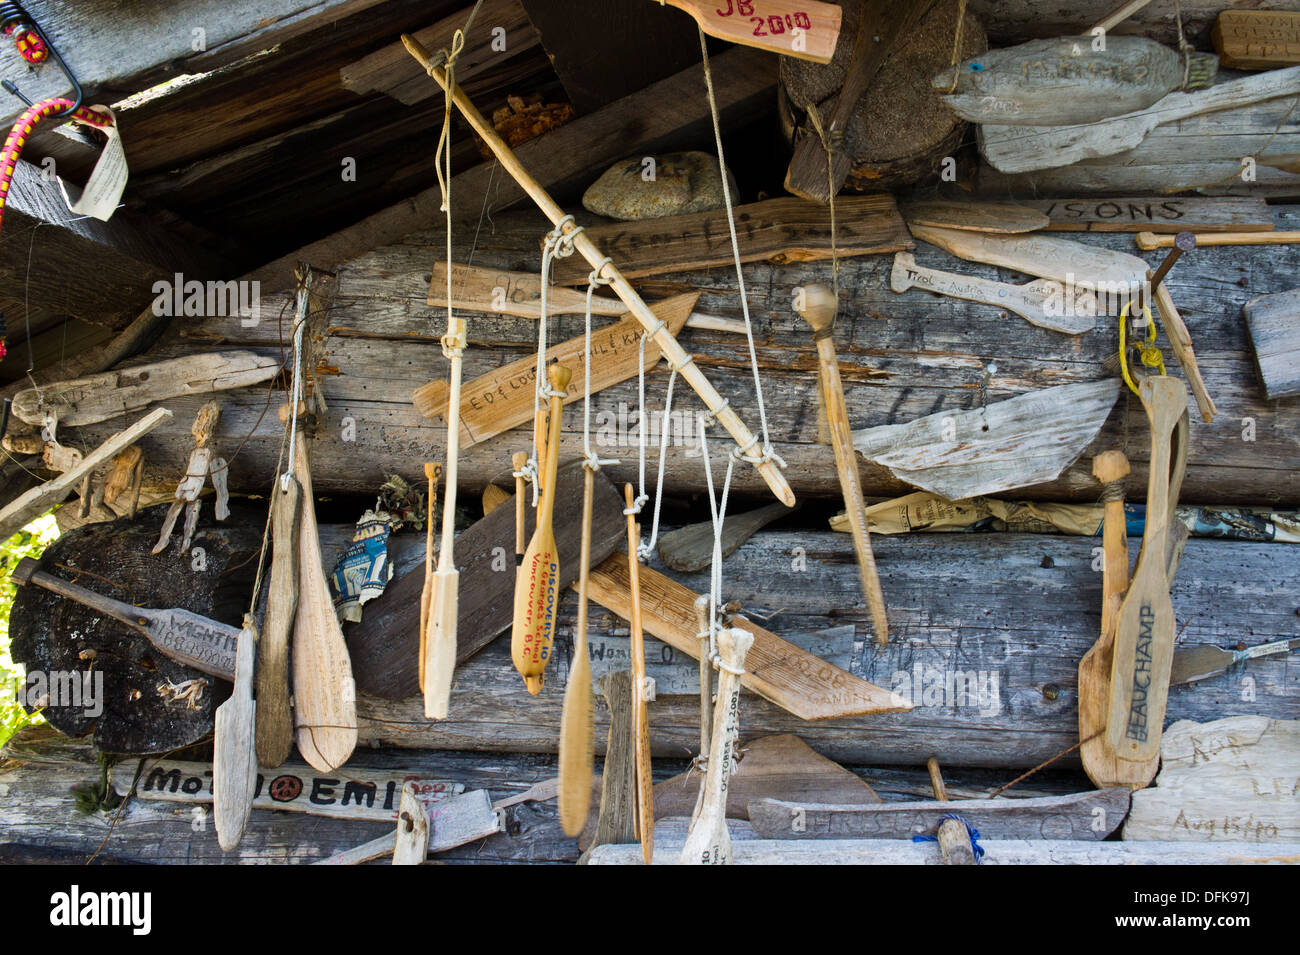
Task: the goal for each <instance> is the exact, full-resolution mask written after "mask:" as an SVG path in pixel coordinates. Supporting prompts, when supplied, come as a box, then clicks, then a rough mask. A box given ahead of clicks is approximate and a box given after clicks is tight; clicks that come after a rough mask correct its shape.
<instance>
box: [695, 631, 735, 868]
mask: <svg viewBox="0 0 1300 955" xmlns="http://www.w3.org/2000/svg"><path fill="white" fill-rule="evenodd" d="M717 642H718V659H719V665H718V705H717V706H716V707H715V708H714V711H713V738H712V740H711V743H710V746H709V766H708V770H707V772H706V773H705V777H704V788H703V790H702V791H701V796H700V804H699V806H698V808H697V809H696V811H695V815H694V817H693V818H692V819H691V828H690V831H689V832H687V834H686V842H685V843H684V844H683V845H682V854H681V857H680V859H679V860H678V861H679V862H680V863H681V864H682V865H730V864H731V834H730V833H729V832H727V783H728V780H729V779H730V778H731V763H732V747H733V746H734V745H735V742H736V735H737V733H738V732H739V730H740V675H741V674H742V673H744V672H745V654H747V653H748V652H749V648H750V646H751V645H752V644H753V642H754V635H753V634H751V633H750V632H749V631H747V630H741V629H739V628H736V627H725V628H723V629H722V630H719V631H718V636H717Z"/></svg>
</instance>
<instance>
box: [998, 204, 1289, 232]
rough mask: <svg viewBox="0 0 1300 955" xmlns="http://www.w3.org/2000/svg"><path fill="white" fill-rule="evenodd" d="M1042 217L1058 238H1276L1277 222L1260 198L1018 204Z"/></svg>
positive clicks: (1047, 227)
mask: <svg viewBox="0 0 1300 955" xmlns="http://www.w3.org/2000/svg"><path fill="white" fill-rule="evenodd" d="M1016 205H1020V206H1025V207H1027V208H1030V209H1034V210H1037V211H1039V212H1042V213H1043V214H1044V215H1046V216H1047V217H1048V219H1049V220H1050V221H1049V224H1048V225H1047V226H1045V227H1044V228H1046V229H1049V230H1051V231H1053V232H1271V231H1272V230H1273V216H1272V214H1271V213H1270V212H1269V209H1268V203H1266V202H1265V201H1264V200H1263V199H1259V198H1247V197H1240V198H1238V197H1232V196H1224V197H1219V198H1209V197H1200V198H1198V197H1188V196H1163V195H1155V196H1125V197H1116V198H1113V199H1110V198H1107V199H1097V198H1082V199H1069V198H1066V199H1019V200H1017V201H1016Z"/></svg>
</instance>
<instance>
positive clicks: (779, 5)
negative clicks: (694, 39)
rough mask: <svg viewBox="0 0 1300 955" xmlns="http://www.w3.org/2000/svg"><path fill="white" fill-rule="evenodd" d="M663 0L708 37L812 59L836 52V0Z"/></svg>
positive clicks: (825, 58) (838, 13)
mask: <svg viewBox="0 0 1300 955" xmlns="http://www.w3.org/2000/svg"><path fill="white" fill-rule="evenodd" d="M667 2H668V5H669V6H672V7H676V8H677V9H678V10H684V11H686V12H687V13H689V14H690V15H691V16H692V17H694V18H695V22H696V23H698V24H699V26H700V29H701V30H703V31H704V32H705V33H707V34H708V35H709V36H716V37H718V38H719V39H721V40H727V41H728V42H730V43H739V44H740V45H741V46H752V47H756V48H757V49H760V50H770V51H771V52H773V53H779V54H782V55H784V56H793V57H795V58H797V59H800V60H812V61H813V62H814V63H829V62H830V61H831V57H833V56H834V55H835V44H836V42H838V40H839V36H840V19H841V17H842V15H843V14H842V11H841V10H840V8H839V7H838V6H836V5H835V4H833V3H821V2H819V0H751V2H748V3H746V2H742V0H716V2H715V0H667ZM755 24H757V25H755Z"/></svg>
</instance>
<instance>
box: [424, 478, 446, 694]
mask: <svg viewBox="0 0 1300 955" xmlns="http://www.w3.org/2000/svg"><path fill="white" fill-rule="evenodd" d="M441 475H442V465H441V464H434V463H426V464H425V465H424V476H425V478H426V479H427V480H428V482H429V489H428V492H427V496H426V498H425V500H426V501H427V504H428V508H427V513H426V515H425V528H424V590H423V591H421V592H420V663H419V677H420V692H421V693H423V692H424V662H425V653H426V652H427V649H428V639H429V607H430V605H431V604H432V602H433V576H434V575H433V554H434V548H433V511H434V505H435V504H436V502H437V500H438V478H439V477H440V476H441Z"/></svg>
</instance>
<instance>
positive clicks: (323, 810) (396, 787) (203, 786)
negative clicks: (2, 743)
mask: <svg viewBox="0 0 1300 955" xmlns="http://www.w3.org/2000/svg"><path fill="white" fill-rule="evenodd" d="M136 769H137V762H136V761H135V760H129V761H126V762H122V763H119V764H117V766H115V767H114V769H113V785H114V786H115V787H116V788H117V791H118V792H121V793H124V792H127V791H128V790H129V789H130V788H131V782H132V780H133V779H134V778H135V773H136ZM408 782H411V783H414V784H415V785H416V796H417V798H418V799H420V800H421V801H422V802H423V803H424V804H425V806H426V807H427V808H428V809H433V808H434V807H435V806H436V805H437V804H438V803H439V802H442V801H444V800H447V799H450V798H451V797H452V796H457V795H459V794H460V793H462V792H464V791H465V786H464V784H463V783H460V782H457V781H455V780H450V779H425V778H423V777H419V776H413V775H412V774H410V773H396V772H390V773H377V772H373V771H370V770H367V769H362V768H357V767H354V766H348V767H347V769H346V770H343V771H341V772H338V773H335V774H334V775H333V776H330V775H328V774H325V773H318V772H317V771H316V770H314V769H312V768H311V767H310V766H306V765H300V764H293V763H289V764H286V765H284V766H280V767H278V768H277V769H274V770H269V769H268V770H261V771H259V772H258V774H257V785H256V789H255V790H254V794H253V808H254V809H275V810H279V811H281V812H303V813H309V814H311V815H313V816H326V817H330V818H333V819H357V820H370V821H376V820H377V821H383V822H395V821H396V820H397V811H398V803H399V802H400V801H401V796H402V786H403V785H405V784H406V783H408ZM136 794H137V795H138V796H140V798H142V799H157V800H161V801H164V802H178V803H186V804H189V805H200V804H205V803H211V802H212V764H211V763H196V762H190V761H185V760H174V759H146V760H144V769H143V771H142V772H141V774H140V780H139V782H138V783H137V785H136Z"/></svg>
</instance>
